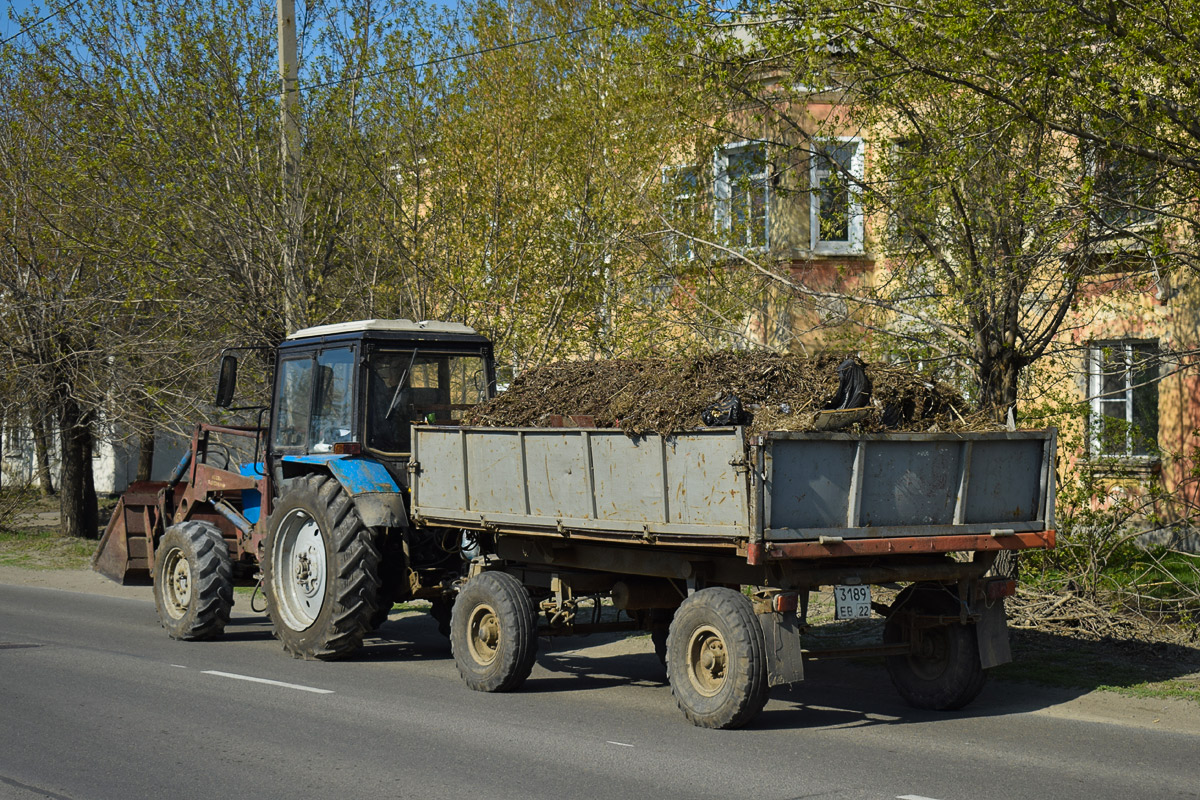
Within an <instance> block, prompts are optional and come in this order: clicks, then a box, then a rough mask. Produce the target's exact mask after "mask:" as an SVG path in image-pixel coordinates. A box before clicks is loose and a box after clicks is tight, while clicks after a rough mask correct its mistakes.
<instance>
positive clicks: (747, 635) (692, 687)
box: [667, 586, 770, 728]
mask: <svg viewBox="0 0 1200 800" xmlns="http://www.w3.org/2000/svg"><path fill="white" fill-rule="evenodd" d="M667 680H668V681H669V682H670V684H671V694H673V695H674V696H675V702H676V703H677V704H678V705H679V710H680V711H682V712H683V714H684V716H685V717H687V718H688V720H689V721H690V722H691V723H692V724H693V725H698V726H699V727H701V728H740V727H741V726H743V725H745V724H746V723H747V722H749V721H750V720H751V719H753V718H754V717H755V716H756V715H757V714H758V712H760V711H762V708H763V706H764V705H766V703H767V696H768V694H769V691H770V687H769V686H768V684H767V654H766V645H765V644H764V641H763V632H762V627H761V626H760V625H759V623H758V619H757V618H756V617H755V616H754V607H753V606H752V605H751V604H750V600H749V599H748V598H747V597H746V596H745V595H743V594H741V593H740V592H737V591H734V590H733V589H728V588H725V587H720V586H714V587H710V588H708V589H701V590H700V591H698V592H696V593H695V594H693V595H691V596H690V597H688V598H687V599H686V600H684V601H683V604H682V605H680V606H679V609H678V610H677V611H676V612H675V616H674V618H672V620H671V630H670V633H669V634H668V636H667Z"/></svg>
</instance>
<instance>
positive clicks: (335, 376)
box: [308, 347, 354, 453]
mask: <svg viewBox="0 0 1200 800" xmlns="http://www.w3.org/2000/svg"><path fill="white" fill-rule="evenodd" d="M353 389H354V354H353V353H352V352H351V350H350V348H348V347H339V348H337V349H336V350H323V351H321V352H320V353H319V354H318V355H317V372H316V387H315V390H316V394H315V396H314V397H313V413H312V421H311V424H310V426H309V433H308V440H309V441H310V442H312V452H314V453H330V452H333V445H334V443H335V442H347V441H350V439H351V438H352V437H351V430H352V428H351V427H350V426H351V423H352V420H351V414H352V413H353V410H354V404H353V403H352V402H351V398H352V396H353V395H352V392H353Z"/></svg>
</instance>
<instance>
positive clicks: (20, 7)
mask: <svg viewBox="0 0 1200 800" xmlns="http://www.w3.org/2000/svg"><path fill="white" fill-rule="evenodd" d="M81 1H82V2H85V3H86V2H88V0H81ZM301 2H303V0H298V2H297V3H296V5H297V6H299V5H300V3H301ZM433 2H434V3H435V4H436V5H441V6H456V5H458V0H433ZM35 5H36V6H38V7H39V8H41V10H42V16H45V15H46V13H47V12H46V11H45V8H46V3H45V2H44V0H43V2H40V3H34V2H33V1H32V0H0V41H3V40H5V39H7V38H8V37H10V36H12V35H13V34H15V33H17V32H18V31H19V30H21V27H20V26H19V25H18V24H17V23H15V22H12V21H10V20H9V18H8V17H9V13H8V12H9V10H10V9H15V10H16V11H17V12H18V13H24V12H26V11H28V10H29V9H30V8H31V7H33V6H35Z"/></svg>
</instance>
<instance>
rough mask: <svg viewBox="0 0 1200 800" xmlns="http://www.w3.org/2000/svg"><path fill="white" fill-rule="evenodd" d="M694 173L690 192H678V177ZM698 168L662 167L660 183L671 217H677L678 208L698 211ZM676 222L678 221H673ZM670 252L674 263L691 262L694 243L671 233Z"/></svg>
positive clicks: (684, 166) (692, 165)
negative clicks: (688, 207) (691, 208)
mask: <svg viewBox="0 0 1200 800" xmlns="http://www.w3.org/2000/svg"><path fill="white" fill-rule="evenodd" d="M689 171H690V172H694V173H695V183H694V184H693V186H692V189H691V191H680V190H679V189H680V186H681V185H682V184H681V183H680V181H679V176H680V175H681V174H683V173H685V172H689ZM700 178H701V174H700V167H699V166H698V165H696V164H675V165H673V166H670V167H663V170H662V181H663V188H664V190H665V192H666V195H667V197H668V198H669V199H670V203H671V206H670V214H671V215H672V217H676V218H677V217H678V211H679V209H680V208H682V207H684V206H686V205H688V204H691V205H692V207H693V209H696V210H698V209H699V205H698V204H699V202H700ZM674 221H675V222H677V221H678V220H677V219H676V220H674ZM669 235H670V237H671V240H672V241H671V245H670V251H671V256H672V257H673V258H674V260H676V261H691V260H693V259H694V258H695V257H696V247H695V241H694V240H693V239H692V237H691V236H687V235H685V234H680V233H677V232H674V231H673V232H672V233H670V234H669Z"/></svg>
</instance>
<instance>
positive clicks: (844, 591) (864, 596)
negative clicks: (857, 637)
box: [833, 586, 871, 619]
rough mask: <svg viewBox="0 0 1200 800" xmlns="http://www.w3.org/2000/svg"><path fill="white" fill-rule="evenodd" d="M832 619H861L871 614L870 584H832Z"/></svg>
mask: <svg viewBox="0 0 1200 800" xmlns="http://www.w3.org/2000/svg"><path fill="white" fill-rule="evenodd" d="M833 603H834V614H833V618H834V619H863V618H864V617H869V616H871V587H870V586H834V587H833Z"/></svg>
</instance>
